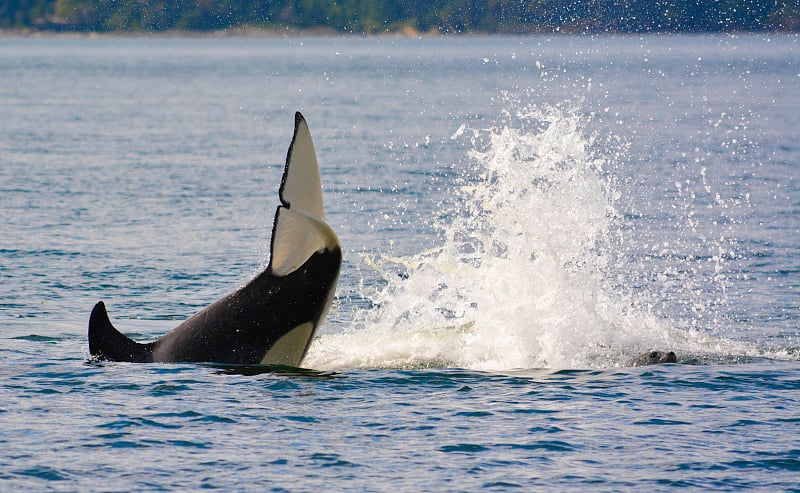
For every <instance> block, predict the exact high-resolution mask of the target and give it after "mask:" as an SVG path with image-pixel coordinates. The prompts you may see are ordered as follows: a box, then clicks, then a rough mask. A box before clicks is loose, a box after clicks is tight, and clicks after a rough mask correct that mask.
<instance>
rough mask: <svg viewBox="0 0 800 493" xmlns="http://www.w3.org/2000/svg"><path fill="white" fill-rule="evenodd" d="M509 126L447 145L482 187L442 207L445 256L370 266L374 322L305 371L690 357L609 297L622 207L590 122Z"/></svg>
mask: <svg viewBox="0 0 800 493" xmlns="http://www.w3.org/2000/svg"><path fill="white" fill-rule="evenodd" d="M506 120H507V122H506V123H505V124H504V125H503V126H501V127H498V128H493V129H489V130H471V129H467V128H466V127H462V128H460V129H459V130H458V132H457V133H456V135H455V136H454V137H460V136H461V135H464V134H469V133H471V135H472V137H473V138H474V146H473V147H474V148H475V149H476V150H474V151H473V152H472V153H471V156H470V157H471V159H472V160H473V162H474V163H475V164H476V165H477V170H478V173H476V174H477V175H478V176H477V178H474V179H472V180H471V182H470V183H469V184H467V185H465V186H463V187H462V188H461V190H460V194H459V196H458V197H457V199H458V200H456V202H457V204H453V205H452V206H451V207H452V209H453V210H452V211H450V214H449V219H448V224H446V225H445V226H444V231H445V238H446V240H445V242H444V245H443V246H441V247H439V248H436V249H433V250H429V251H424V252H422V253H419V254H417V255H414V256H411V257H406V258H391V257H386V256H382V257H379V258H377V259H372V265H373V266H374V268H376V269H377V270H378V271H379V272H381V273H382V274H383V276H384V277H385V279H386V281H387V285H386V286H385V287H384V288H383V289H381V290H380V291H379V292H377V293H375V294H374V295H372V296H371V299H372V301H373V303H374V306H375V308H374V309H372V310H367V311H365V312H364V313H363V319H361V320H358V321H357V323H356V324H354V325H355V326H356V327H358V328H352V329H350V330H346V331H344V332H342V333H339V334H324V335H323V336H322V337H321V338H319V339H318V340H317V341H316V342H315V344H314V345H313V346H312V349H311V351H310V353H309V355H308V357H307V359H306V360H305V361H304V365H306V366H309V367H313V368H318V369H335V368H355V367H360V368H363V367H369V368H375V367H383V368H385V367H390V368H409V367H444V366H455V367H461V368H471V369H479V370H508V369H515V368H537V367H550V368H585V367H613V366H620V365H623V364H625V362H626V361H628V360H629V359H630V358H632V357H633V356H635V355H636V354H638V353H640V352H642V351H649V350H652V349H673V350H680V349H681V348H684V347H695V346H696V344H697V343H696V341H695V342H693V340H694V339H697V338H699V337H701V336H700V335H699V334H697V333H695V332H691V331H681V330H678V329H676V328H674V327H671V324H670V323H669V321H668V320H666V319H664V318H663V317H658V316H657V315H655V314H653V313H651V312H650V311H649V310H648V309H647V308H645V307H646V304H644V303H641V302H639V301H636V299H635V297H634V295H633V294H630V293H629V291H631V290H629V289H626V288H623V287H620V286H614V285H612V282H611V279H615V276H614V272H616V271H617V270H618V269H620V268H621V266H620V265H619V262H620V260H619V259H620V258H621V257H622V256H620V255H616V256H612V255H608V254H606V253H604V252H607V251H609V250H610V249H612V248H619V247H620V243H621V242H620V239H619V238H618V237H617V236H616V235H615V234H614V231H616V229H615V221H616V211H615V207H614V206H615V201H616V200H617V199H618V197H617V196H616V195H615V193H616V192H615V190H614V187H613V176H612V175H611V174H610V173H608V172H607V171H606V169H605V168H606V167H607V166H608V165H609V164H611V163H608V162H607V160H608V159H609V157H608V156H607V155H605V154H604V153H601V152H599V151H597V150H596V148H597V147H598V146H596V145H595V142H594V140H593V138H592V137H591V136H588V135H586V130H585V129H586V124H587V121H586V119H585V117H582V116H580V114H579V112H578V111H577V109H575V108H572V107H567V106H563V107H557V106H545V107H541V108H536V107H525V108H523V109H522V110H520V111H518V112H516V113H515V114H513V115H512V114H510V113H509V114H507V115H506ZM612 257H613V258H616V260H614V259H613V258H612ZM612 264H615V265H612ZM398 271H399V272H400V273H401V274H402V275H397V273H398Z"/></svg>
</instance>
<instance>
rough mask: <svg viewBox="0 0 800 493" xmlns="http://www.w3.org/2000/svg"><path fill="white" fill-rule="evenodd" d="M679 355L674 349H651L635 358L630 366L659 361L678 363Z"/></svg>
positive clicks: (645, 364) (655, 363) (657, 362)
mask: <svg viewBox="0 0 800 493" xmlns="http://www.w3.org/2000/svg"><path fill="white" fill-rule="evenodd" d="M677 362H678V357H677V356H675V353H674V352H672V351H669V352H667V351H650V352H649V353H644V354H640V355H639V356H638V357H636V358H634V359H633V360H632V361H631V362H630V363H629V364H628V366H647V365H657V364H659V363H677Z"/></svg>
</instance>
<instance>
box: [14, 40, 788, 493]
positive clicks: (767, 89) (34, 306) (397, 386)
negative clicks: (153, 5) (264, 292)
mask: <svg viewBox="0 0 800 493" xmlns="http://www.w3.org/2000/svg"><path fill="white" fill-rule="evenodd" d="M799 50H800V41H798V38H797V37H796V36H791V35H757V36H756V35H752V36H749V35H748V36H644V37H639V36H619V37H617V36H601V37H588V36H557V37H546V36H541V37H521V38H518V37H442V38H424V39H403V38H338V37H333V38H313V37H311V38H309V37H300V38H255V39H236V38H219V39H216V38H203V39H172V38H135V39H125V38H118V37H109V38H104V37H101V38H98V39H90V38H88V37H87V38H75V39H71V38H47V39H33V38H0V136H1V137H0V363H1V364H0V445H2V446H1V447H0V450H2V452H0V490H3V491H15V490H22V489H26V490H32V491H141V490H155V491H164V490H195V489H200V488H204V489H205V488H208V489H224V490H254V489H259V490H271V491H320V490H326V491H344V490H347V491H353V490H361V491H484V490H486V491H508V490H521V491H530V490H558V491H567V490H575V491H587V490H599V491H609V490H633V489H641V488H647V489H655V490H678V489H680V490H703V491H708V490H725V491H730V490H738V489H741V490H754V491H798V487H797V483H798V478H799V477H800V474H799V472H800V442H799V441H798V438H797V437H798V436H800V422H799V421H798V413H797V409H798V395H800V393H798V390H800V365H798V360H800V275H798V274H799V273H800V219H798V217H800V216H799V215H798V213H799V212H800V185H798V176H799V174H798V169H800V168H798V166H800V144H799V143H798V141H797V139H796V129H797V128H800V121H799V120H800V117H799V116H798V115H800V111H798V109H799V108H800V52H799ZM296 110H300V111H302V112H303V113H304V115H305V116H306V118H307V119H308V121H309V124H310V127H311V131H312V133H313V135H314V139H315V143H316V148H317V153H318V155H319V161H320V164H321V173H322V180H323V185H324V189H325V206H326V213H327V217H328V220H329V222H330V224H331V225H332V226H333V228H334V229H335V230H336V231H337V234H338V235H339V238H340V240H341V242H342V245H343V247H344V251H345V260H344V263H343V267H342V274H341V278H340V282H339V287H338V291H337V300H336V301H335V303H334V306H333V308H332V310H331V313H330V314H329V317H328V322H327V324H326V326H325V327H324V328H323V330H322V334H321V336H320V339H319V340H318V342H317V343H315V346H314V347H312V351H311V354H310V355H309V359H308V360H307V361H310V362H312V363H314V365H304V366H308V368H307V369H295V368H281V367H259V366H255V367H230V366H224V365H215V364H177V365H162V364H154V365H149V364H127V363H97V362H91V361H89V358H88V344H87V341H86V325H87V321H88V315H89V312H90V310H91V307H92V306H93V304H94V303H95V302H96V301H98V300H100V299H102V300H105V302H106V304H107V305H108V307H109V312H110V314H111V316H112V319H114V321H115V324H116V325H117V326H118V327H119V328H120V329H121V330H123V332H125V333H126V334H128V335H130V336H132V337H133V338H135V339H137V340H149V339H153V338H155V337H158V336H159V335H161V334H163V333H164V332H166V331H167V330H169V329H170V328H171V327H173V326H175V325H177V323H179V321H180V320H183V319H184V318H186V317H187V316H190V315H191V314H192V313H194V312H195V311H196V310H197V309H199V308H201V307H203V306H205V305H207V304H208V303H209V302H211V301H213V300H214V299H216V298H218V297H220V296H222V295H223V294H225V293H227V292H229V291H231V290H232V289H235V288H236V287H237V286H239V285H241V284H243V283H244V282H246V281H247V279H248V278H250V277H251V276H252V275H253V274H255V273H256V272H258V271H259V269H260V268H263V266H264V265H266V262H267V259H268V248H269V234H270V231H271V226H272V215H273V214H274V208H275V206H276V205H277V188H278V185H279V183H280V177H281V173H282V166H283V161H284V159H285V153H286V148H287V147H288V144H289V141H290V139H291V132H292V123H293V114H294V111H296ZM542 115H545V116H542ZM573 123H574V124H573ZM562 127H563V130H562ZM538 135H544V136H546V137H547V138H546V139H544V138H543V139H541V140H536V139H533V140H534V141H535V142H537V145H539V147H537V148H536V149H533V150H531V149H528V148H526V147H525V144H526V143H528V142H529V140H528V137H530V136H538ZM500 150H503V151H504V152H505V151H508V152H507V153H504V154H501V153H500V152H499V151H500ZM500 155H502V156H506V157H505V158H503V159H506V160H509V159H510V160H511V161H512V162H511V163H510V164H511V166H510V168H511V169H516V168H519V167H524V166H526V165H527V164H531V165H536V164H540V163H543V162H545V163H548V165H547V166H546V168H547V169H546V170H542V173H543V174H541V175H534V176H531V175H524V176H523V177H522V178H519V177H516V178H515V177H514V176H512V175H503V174H502V173H500V172H499V171H497V170H498V169H499V168H498V167H497V166H496V165H497V164H498V163H497V162H496V160H495V161H492V159H491V157H492V156H495V157H497V156H500ZM576 155H577V156H584V155H585V156H586V158H585V160H584V161H581V160H580V159H578V160H577V164H578V165H580V164H587V166H586V167H585V168H581V167H580V166H577V165H576V159H575V158H574V156H576ZM508 156H511V157H510V158H509V157H508ZM498 159H499V158H498ZM500 164H501V165H505V164H509V163H505V162H504V163H500ZM514 180H517V181H514ZM571 184H575V185H576V186H571ZM578 184H579V185H580V186H577V185H578ZM589 185H597V186H596V187H595V188H592V186H589ZM488 187H494V188H488ZM486 189H491V190H496V191H497V194H508V195H509V196H510V197H514V200H517V199H518V198H521V199H520V200H522V199H525V198H526V197H528V196H530V194H533V193H540V192H541V193H545V194H547V193H551V194H552V195H550V196H547V197H548V199H549V200H548V201H545V202H543V204H545V205H543V206H542V209H538V210H536V209H533V210H532V209H528V208H525V207H523V206H522V205H519V206H517V207H515V206H514V205H515V204H516V203H517V202H513V201H511V202H503V197H501V196H499V195H498V196H492V197H483V196H480V195H476V192H475V190H486ZM554 191H557V193H555V192H554ZM587 194H588V195H589V197H587ZM592 194H596V196H594V195H592ZM477 197H479V198H480V200H479V199H478V198H477ZM495 199H497V201H498V203H499V204H500V205H499V206H498V208H496V209H493V210H490V205H492V204H494V203H495V202H494V201H495ZM587 199H590V200H587ZM518 203H519V204H523V202H521V201H520V202H518ZM524 203H525V204H527V203H528V202H524ZM598 210H599V211H600V212H599V214H598ZM498 211H500V212H498ZM531 218H534V219H535V218H544V219H542V221H543V224H542V227H548V228H553V231H554V232H560V233H564V232H563V231H561V230H559V228H557V227H556V226H558V224H555V225H553V224H544V222H549V223H558V222H559V221H558V220H553V219H552V218H562V219H563V224H564V225H568V226H569V228H571V229H569V230H568V231H566V234H565V235H564V236H563V237H562V236H559V235H554V236H553V237H552V238H553V240H552V242H550V243H547V246H548V248H549V249H550V250H556V251H559V252H567V251H570V252H577V253H572V254H570V256H569V257H565V258H563V259H562V260H563V261H562V260H558V261H556V262H555V263H553V264H552V265H554V266H555V267H557V268H556V269H555V270H553V269H549V267H548V268H547V269H545V268H539V267H537V269H538V270H536V269H534V270H530V271H529V270H527V269H529V268H530V266H531V265H533V266H545V267H547V266H549V265H550V264H547V263H546V261H547V259H548V258H550V257H549V256H548V255H549V253H548V252H549V250H548V249H547V248H543V247H541V244H540V243H536V241H539V239H536V241H534V242H533V243H531V244H530V248H531V249H532V251H531V252H528V251H527V250H526V251H524V255H521V256H518V257H515V256H514V255H515V254H513V253H512V252H513V250H514V248H515V247H516V246H518V245H514V244H510V243H509V242H507V241H503V242H500V241H499V240H498V241H497V242H492V241H491V240H492V239H498V238H501V237H502V238H506V237H507V236H502V235H507V234H509V233H508V232H509V231H511V232H513V231H514V227H517V226H520V225H528V224H530V222H529V221H530V220H531ZM547 218H551V219H549V220H548V219H547ZM597 224H601V226H602V227H598V228H593V226H594V225H597ZM515 225H516V226H515ZM501 230H502V231H501ZM548 231H550V230H549V229H548ZM570 232H571V233H572V236H574V239H575V241H574V242H573V241H571V239H572V237H571V236H570V234H569V233H570ZM501 233H502V235H501ZM526 233H527V232H526V231H519V237H520V242H521V243H523V246H525V247H528V246H529V245H528V244H527V243H524V241H526V240H523V239H522V238H523V237H525V235H526ZM450 251H452V252H455V253H454V254H453V258H457V259H458V260H457V261H456V263H455V264H449V263H447V262H445V260H446V259H448V258H450V257H447V256H446V255H445V254H446V253H447V252H450ZM431 252H434V253H431ZM441 252H445V254H443V253H441ZM529 253H530V255H529ZM555 258H558V259H561V257H558V256H557V255H556V256H555ZM519 259H522V260H519ZM462 261H463V262H462ZM503 261H505V262H509V265H510V267H509V268H508V269H506V271H505V274H504V275H499V276H498V275H496V274H492V272H493V271H492V270H491V267H492V266H497V265H503V264H502V262H503ZM515 261H518V262H519V263H518V264H514V262H515ZM462 264H463V265H464V266H465V267H463V269H462V268H453V265H458V266H460V265H462ZM526 272H533V273H534V274H535V275H534V276H532V277H530V279H528V280H524V279H523V280H519V279H517V278H516V277H514V275H515V274H519V273H526ZM432 273H433V274H432ZM430 279H433V280H436V281H438V282H432V281H431V282H428V280H430ZM423 281H424V282H423ZM504 282H507V283H508V284H509V285H508V287H507V288H504V289H505V290H503V289H496V288H497V287H498V286H503V283H504ZM526 283H530V284H536V285H537V288H538V289H537V290H536V292H537V293H538V295H537V297H536V298H533V299H529V300H528V299H525V300H519V299H518V298H519V297H520V296H521V293H527V292H528V290H527V289H525V288H526V287H527V286H525V284H526ZM564 286H567V287H566V288H565V287H564ZM467 288H470V289H467ZM473 288H474V290H473ZM484 288H485V289H484ZM489 288H493V289H489ZM476 293H477V294H476ZM481 293H482V294H481ZM498 293H499V294H498ZM559 297H562V298H564V297H570V298H573V299H570V300H563V301H564V302H566V301H569V302H573V301H575V300H577V301H578V302H579V303H577V305H574V304H566V303H559V301H561V300H558V299H556V302H553V300H552V299H551V298H559ZM520 301H522V303H520ZM526 304H527V305H530V307H535V308H536V310H535V311H532V310H533V308H531V310H528V309H526V306H525V305H526ZM543 306H544V308H543ZM576 306H579V307H583V308H580V309H585V310H586V312H585V313H584V312H581V311H580V309H578V313H576ZM506 307H507V309H505V308H506ZM488 313H491V314H492V316H491V317H488V318H493V319H494V320H496V323H491V322H489V323H488V324H487V323H486V321H485V318H487V317H486V314H488ZM533 314H536V316H537V317H539V318H538V319H537V320H529V319H526V318H527V317H532V316H533ZM437 317H438V318H437ZM570 317H574V318H575V319H576V320H580V321H584V320H588V322H586V325H585V326H584V325H581V326H580V327H578V326H577V325H576V326H573V325H571V324H572V322H571V320H573V319H572V318H570ZM441 320H444V322H442V323H440V321H441ZM564 320H567V323H564V322H563V321H564ZM595 320H599V321H600V322H598V323H597V324H596V323H595V322H594V321H595ZM637 324H641V330H640V329H639V327H638V326H637ZM596 325H597V326H596ZM528 326H530V327H531V330H530V331H527V332H526V331H525V330H524V329H525V327H528ZM570 328H572V329H574V330H570ZM511 329H513V330H511ZM578 329H580V330H578ZM495 334H496V337H495V339H496V341H493V340H492V339H493V336H494V335H495ZM512 336H513V337H512ZM509 337H511V339H510V340H511V342H510V344H511V345H514V344H516V345H517V346H518V347H519V349H520V351H519V354H515V358H516V357H519V358H520V359H519V361H529V362H530V363H529V364H517V363H516V362H517V361H518V360H517V359H514V360H513V361H512V360H511V359H509V360H506V361H504V360H503V358H502V356H503V351H502V350H500V351H499V356H498V350H497V348H498V347H500V348H501V349H502V348H504V347H507V346H503V345H502V344H505V342H504V341H507V340H508V339H509ZM340 340H341V341H344V342H343V343H340V342H338V341H340ZM494 342H497V344H494ZM665 344H666V345H668V346H669V347H668V348H667V347H660V346H659V347H650V346H651V345H665ZM461 348H463V351H461ZM643 349H676V351H678V354H679V364H675V365H660V366H652V367H638V368H629V367H627V366H626V365H625V361H626V358H628V357H629V356H633V355H635V354H637V353H638V351H640V350H643ZM428 350H430V351H428ZM454 353H463V354H454ZM509 358H511V355H509ZM564 362H567V363H564ZM569 362H572V363H569ZM545 363H546V364H545Z"/></svg>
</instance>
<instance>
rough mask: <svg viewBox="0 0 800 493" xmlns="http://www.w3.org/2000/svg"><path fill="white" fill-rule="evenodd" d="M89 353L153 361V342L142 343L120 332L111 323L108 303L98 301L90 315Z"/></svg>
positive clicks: (111, 358)
mask: <svg viewBox="0 0 800 493" xmlns="http://www.w3.org/2000/svg"><path fill="white" fill-rule="evenodd" d="M89 354H91V355H92V357H93V358H96V359H100V360H111V361H128V362H131V363H147V362H151V361H153V344H152V343H151V344H140V343H138V342H136V341H133V340H131V339H129V338H128V337H126V336H125V335H123V334H122V333H120V332H119V331H118V330H117V329H116V328H114V326H113V325H112V324H111V320H109V318H108V313H107V312H106V305H105V304H104V303H103V302H102V301H98V302H97V304H96V305H94V308H93V309H92V314H91V315H90V316H89Z"/></svg>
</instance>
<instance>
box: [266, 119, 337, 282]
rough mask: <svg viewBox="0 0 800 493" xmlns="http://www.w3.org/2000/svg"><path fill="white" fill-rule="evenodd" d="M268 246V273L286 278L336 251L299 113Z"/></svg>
mask: <svg viewBox="0 0 800 493" xmlns="http://www.w3.org/2000/svg"><path fill="white" fill-rule="evenodd" d="M279 195H280V199H281V204H282V205H280V206H278V209H277V211H276V212H275V221H274V223H273V225H272V241H271V243H270V263H269V270H270V271H271V272H272V273H273V274H275V275H277V276H286V275H288V274H290V273H292V272H294V271H295V270H297V269H298V268H299V267H300V266H301V265H303V263H305V261H306V260H308V259H309V258H310V257H311V256H312V255H313V254H314V253H317V252H321V251H324V250H328V251H333V250H334V249H335V248H337V247H339V239H338V238H337V237H336V233H334V232H333V229H332V228H331V227H330V226H328V224H327V223H326V222H325V210H324V209H323V206H322V182H321V180H320V177H319V165H318V163H317V153H316V151H315V150H314V142H313V140H312V139H311V131H310V130H309V129H308V124H307V123H306V120H305V118H303V115H302V114H300V112H297V113H295V117H294V136H293V137H292V143H291V145H290V146H289V151H288V152H287V154H286V166H285V167H284V170H283V179H282V180H281V187H280V190H279Z"/></svg>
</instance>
